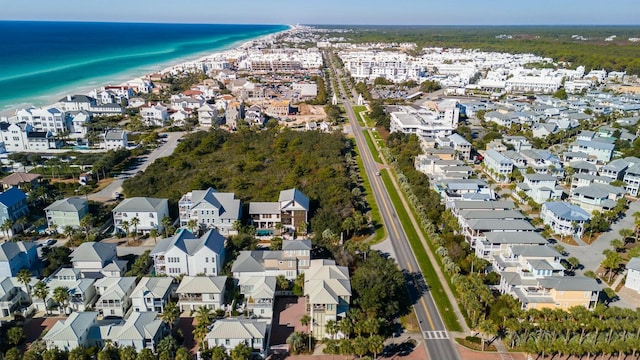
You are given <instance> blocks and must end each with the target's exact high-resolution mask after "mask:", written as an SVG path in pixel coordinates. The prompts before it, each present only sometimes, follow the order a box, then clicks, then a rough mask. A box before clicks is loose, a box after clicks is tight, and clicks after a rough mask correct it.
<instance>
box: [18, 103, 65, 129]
mask: <svg viewBox="0 0 640 360" xmlns="http://www.w3.org/2000/svg"><path fill="white" fill-rule="evenodd" d="M14 119H15V122H26V123H27V124H29V125H31V126H32V127H33V129H34V130H35V131H44V132H47V131H49V132H51V133H52V134H53V135H58V134H61V133H64V132H68V131H70V125H71V121H70V120H71V118H70V117H69V116H67V114H66V113H65V112H63V111H61V110H60V109H58V108H56V107H44V108H37V107H29V108H26V109H21V110H18V111H16V116H15V118H14Z"/></svg>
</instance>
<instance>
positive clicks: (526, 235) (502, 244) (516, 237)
mask: <svg viewBox="0 0 640 360" xmlns="http://www.w3.org/2000/svg"><path fill="white" fill-rule="evenodd" d="M547 243H548V242H547V239H545V238H543V237H542V236H541V235H540V234H539V233H537V232H489V233H486V234H485V238H484V239H482V240H479V241H477V242H476V247H475V254H476V256H477V257H479V258H481V259H485V260H492V259H493V257H494V256H497V255H499V254H501V253H503V252H505V251H507V250H508V249H509V247H512V246H540V245H545V244H547Z"/></svg>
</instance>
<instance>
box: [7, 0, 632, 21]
mask: <svg viewBox="0 0 640 360" xmlns="http://www.w3.org/2000/svg"><path fill="white" fill-rule="evenodd" d="M0 9H1V11H0V19H1V20H80V21H123V22H173V23H234V24H240V23H248V24H296V23H300V24H394V25H398V24H399V25H636V24H640V2H638V0H608V1H603V0H439V1H433V0H396V1H389V0H385V1H383V0H296V1H294V0H230V1H211V0H186V1H175V0H126V1H125V0H110V1H96V0H89V1H87V0H82V1H80V0H0Z"/></svg>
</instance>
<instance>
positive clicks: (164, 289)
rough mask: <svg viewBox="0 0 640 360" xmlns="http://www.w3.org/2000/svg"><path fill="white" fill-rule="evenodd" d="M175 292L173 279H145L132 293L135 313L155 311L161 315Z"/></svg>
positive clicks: (141, 280)
mask: <svg viewBox="0 0 640 360" xmlns="http://www.w3.org/2000/svg"><path fill="white" fill-rule="evenodd" d="M174 292H175V286H174V284H173V278H172V277H143V278H142V279H140V282H139V283H138V285H137V286H136V288H135V289H134V290H133V292H132V293H131V305H132V306H133V311H134V312H145V311H155V312H157V313H159V314H161V313H162V312H163V311H164V307H165V305H167V303H169V301H171V295H172V294H173V293H174Z"/></svg>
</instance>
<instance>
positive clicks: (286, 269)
mask: <svg viewBox="0 0 640 360" xmlns="http://www.w3.org/2000/svg"><path fill="white" fill-rule="evenodd" d="M310 261H311V240H283V241H282V250H281V251H271V250H253V251H240V253H239V254H238V257H237V258H236V260H235V261H234V262H233V265H232V266H231V272H232V273H233V277H234V278H236V279H239V282H240V283H244V279H245V278H247V277H254V276H274V277H275V276H278V275H283V276H284V277H286V278H287V279H289V280H293V279H295V278H296V277H297V276H298V275H299V274H300V273H303V272H306V271H307V270H308V269H309V266H310Z"/></svg>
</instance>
